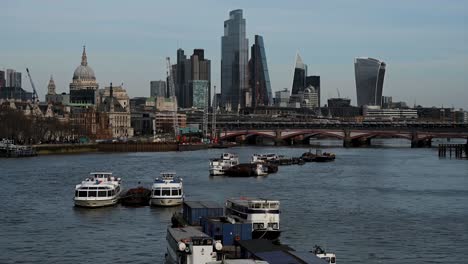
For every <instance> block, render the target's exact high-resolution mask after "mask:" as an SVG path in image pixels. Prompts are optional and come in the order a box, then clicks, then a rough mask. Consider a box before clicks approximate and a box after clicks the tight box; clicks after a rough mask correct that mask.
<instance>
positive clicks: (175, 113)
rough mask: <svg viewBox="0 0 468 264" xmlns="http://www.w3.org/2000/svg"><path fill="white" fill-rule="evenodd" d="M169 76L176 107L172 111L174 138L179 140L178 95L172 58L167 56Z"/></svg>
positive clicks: (171, 94)
mask: <svg viewBox="0 0 468 264" xmlns="http://www.w3.org/2000/svg"><path fill="white" fill-rule="evenodd" d="M166 66H167V78H168V79H169V96H170V97H171V98H172V102H173V105H174V109H173V111H172V121H173V125H174V138H175V139H176V140H177V136H178V135H179V122H178V120H177V97H176V95H175V88H174V77H173V76H172V74H171V67H172V66H171V59H170V58H169V57H166Z"/></svg>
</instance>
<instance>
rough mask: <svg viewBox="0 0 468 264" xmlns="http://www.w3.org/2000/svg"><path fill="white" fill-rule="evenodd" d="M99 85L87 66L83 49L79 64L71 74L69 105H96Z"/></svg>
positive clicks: (84, 49) (91, 70)
mask: <svg viewBox="0 0 468 264" xmlns="http://www.w3.org/2000/svg"><path fill="white" fill-rule="evenodd" d="M98 88H99V84H98V83H97V82H96V76H95V75H94V71H93V69H92V68H91V67H90V66H89V65H88V58H87V56H86V48H85V47H83V54H82V55H81V64H80V65H79V66H78V67H77V68H76V69H75V72H74V73H73V80H72V82H71V83H70V103H72V104H91V105H94V104H96V98H97V95H98V94H97V90H98Z"/></svg>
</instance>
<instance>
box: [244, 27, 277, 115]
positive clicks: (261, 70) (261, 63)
mask: <svg viewBox="0 0 468 264" xmlns="http://www.w3.org/2000/svg"><path fill="white" fill-rule="evenodd" d="M251 54H252V55H251V56H252V57H251V59H250V61H249V85H250V91H251V96H252V97H251V98H252V99H251V106H252V107H257V106H260V105H272V104H273V95H272V92H271V83H270V75H269V73H268V65H267V59H266V54H265V45H264V43H263V37H262V36H259V35H255V44H253V45H252V48H251Z"/></svg>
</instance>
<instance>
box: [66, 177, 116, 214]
mask: <svg viewBox="0 0 468 264" xmlns="http://www.w3.org/2000/svg"><path fill="white" fill-rule="evenodd" d="M90 175H91V177H89V178H86V180H84V181H82V182H81V183H80V184H77V185H76V186H75V198H74V200H75V205H76V206H79V207H89V208H96V207H104V206H110V205H114V204H116V203H117V202H118V200H119V197H120V195H121V192H122V187H121V179H120V178H116V177H114V176H112V172H92V173H90Z"/></svg>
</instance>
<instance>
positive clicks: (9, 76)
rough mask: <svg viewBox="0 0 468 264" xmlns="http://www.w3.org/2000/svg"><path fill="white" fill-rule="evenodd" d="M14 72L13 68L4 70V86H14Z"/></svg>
mask: <svg viewBox="0 0 468 264" xmlns="http://www.w3.org/2000/svg"><path fill="white" fill-rule="evenodd" d="M15 72H16V71H15V70H13V69H7V70H6V82H5V87H15Z"/></svg>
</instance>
